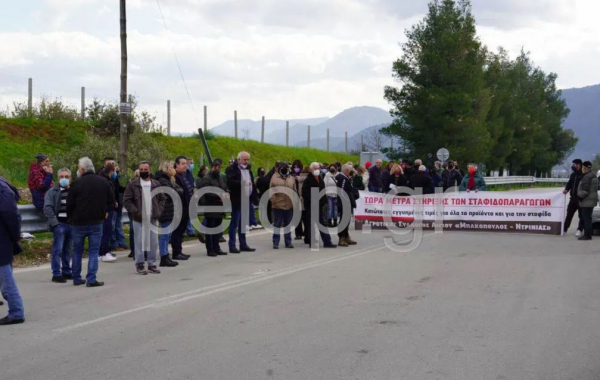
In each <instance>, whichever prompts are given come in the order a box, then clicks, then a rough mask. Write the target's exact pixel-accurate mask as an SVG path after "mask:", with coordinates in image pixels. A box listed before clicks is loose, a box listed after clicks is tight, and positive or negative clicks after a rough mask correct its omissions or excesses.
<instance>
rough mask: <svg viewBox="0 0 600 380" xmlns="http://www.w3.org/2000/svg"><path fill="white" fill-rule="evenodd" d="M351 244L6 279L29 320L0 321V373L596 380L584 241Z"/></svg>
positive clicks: (474, 238) (199, 252)
mask: <svg viewBox="0 0 600 380" xmlns="http://www.w3.org/2000/svg"><path fill="white" fill-rule="evenodd" d="M353 236H354V238H355V239H356V240H358V241H359V245H357V246H354V247H350V248H338V249H336V250H321V251H319V252H313V251H310V250H309V249H308V248H304V246H302V247H300V244H298V247H297V248H296V249H294V250H285V249H279V250H277V251H274V250H272V249H271V248H270V246H271V244H270V235H266V234H262V235H256V234H253V235H252V236H251V237H249V241H250V243H251V244H252V245H253V246H255V247H256V248H258V251H257V252H255V253H245V254H241V255H229V256H223V257H218V258H209V257H207V256H205V253H204V249H203V247H200V246H198V245H195V246H191V247H188V248H187V249H186V250H185V252H186V253H189V254H192V256H193V257H192V258H191V259H190V260H189V261H188V262H185V263H184V264H181V265H180V266H179V267H177V268H162V269H163V273H162V274H160V275H148V276H139V275H136V274H135V268H134V265H133V262H132V261H131V260H130V259H127V258H126V257H123V254H122V255H120V257H119V260H118V261H117V262H116V263H100V271H99V279H100V280H103V281H106V286H105V287H103V288H85V287H74V286H72V285H70V284H64V285H63V284H54V283H51V282H50V281H49V280H50V271H49V269H46V268H42V269H35V270H20V271H17V274H16V278H17V281H18V284H19V287H20V289H21V292H22V295H23V297H24V300H25V307H26V313H27V322H26V323H25V324H23V325H17V326H10V327H5V328H0V379H2V380H4V379H6V380H30V379H31V380H33V379H44V380H51V379H61V380H64V379H78V378H82V379H144V380H150V379H227V380H229V379H231V380H234V379H236V380H237V379H285V380H293V379H298V380H306V379H324V380H325V379H326V380H332V379H476V380H482V379H494V380H496V379H497V380H499V379H540V380H541V379H543V380H551V379H577V380H584V379H598V378H600V360H599V358H600V314H599V310H600V295H599V289H600V276H599V273H600V247H599V246H598V244H597V240H593V241H591V242H579V241H577V240H576V239H575V238H574V237H573V236H564V237H558V236H556V237H555V236H534V235H514V234H513V235H508V234H506V235H505V234H499V233H497V234H491V233H489V234H486V233H456V232H454V233H446V234H441V235H433V234H429V235H427V236H425V238H424V239H423V241H422V243H421V244H420V246H419V248H418V249H417V250H415V251H413V252H408V253H399V252H394V251H392V250H390V249H389V248H387V247H385V245H384V244H383V238H384V236H389V233H383V232H374V233H372V234H370V235H358V233H354V235H353ZM5 307H6V306H4V307H3V308H5ZM4 311H5V309H4V310H3V311H2V312H3V313H4Z"/></svg>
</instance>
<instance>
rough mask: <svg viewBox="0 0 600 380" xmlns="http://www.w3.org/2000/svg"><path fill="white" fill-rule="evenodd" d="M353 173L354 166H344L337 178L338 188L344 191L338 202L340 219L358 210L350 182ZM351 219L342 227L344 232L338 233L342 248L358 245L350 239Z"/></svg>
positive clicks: (339, 243)
mask: <svg viewBox="0 0 600 380" xmlns="http://www.w3.org/2000/svg"><path fill="white" fill-rule="evenodd" d="M351 172H352V166H351V165H348V164H346V165H344V166H342V171H341V173H339V174H338V175H337V177H336V181H337V186H338V187H339V188H340V189H341V190H342V193H341V198H340V199H339V200H338V202H339V203H338V207H339V208H340V219H343V217H344V214H349V215H350V214H352V210H354V209H355V208H356V199H355V198H354V191H353V188H352V180H350V175H351ZM344 197H346V198H348V200H349V202H348V203H349V204H350V208H347V206H345V205H344V201H343V199H342V198H344ZM350 219H351V218H350ZM350 219H349V220H348V223H347V224H345V225H341V226H340V227H342V230H341V231H340V232H338V238H339V242H338V245H339V246H340V247H347V246H348V245H354V244H356V242H355V241H354V240H352V239H351V238H350V233H349V232H348V228H349V227H350ZM342 223H343V222H342Z"/></svg>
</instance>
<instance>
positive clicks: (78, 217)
mask: <svg viewBox="0 0 600 380" xmlns="http://www.w3.org/2000/svg"><path fill="white" fill-rule="evenodd" d="M77 176H78V177H79V178H77V179H76V180H75V181H73V184H72V185H71V188H70V189H69V194H68V195H67V215H68V216H69V221H70V223H71V231H72V234H73V285H83V284H86V280H87V287H96V286H102V285H104V282H101V281H98V280H97V279H96V273H97V272H98V251H99V250H100V241H101V240H102V225H103V223H104V221H105V220H106V218H107V217H108V210H109V209H112V208H113V207H114V205H115V197H114V192H113V190H112V188H111V186H110V184H109V183H108V181H107V180H106V179H104V178H102V177H100V176H99V175H96V174H95V170H94V164H93V163H92V160H90V159H89V158H88V157H83V158H80V159H79V164H78V166H77ZM85 238H87V239H88V273H87V276H86V280H82V279H81V260H82V257H83V247H84V241H85Z"/></svg>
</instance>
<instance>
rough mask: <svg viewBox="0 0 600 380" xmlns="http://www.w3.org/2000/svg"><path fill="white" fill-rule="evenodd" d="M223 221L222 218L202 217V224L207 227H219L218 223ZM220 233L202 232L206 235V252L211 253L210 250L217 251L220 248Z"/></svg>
mask: <svg viewBox="0 0 600 380" xmlns="http://www.w3.org/2000/svg"><path fill="white" fill-rule="evenodd" d="M222 221H223V218H207V217H205V218H204V225H205V227H207V228H215V227H219V225H221V222H222ZM221 235H222V234H220V233H219V234H204V236H205V237H206V239H205V240H206V242H205V243H204V244H205V245H206V252H207V253H212V252H219V251H220V250H221V248H220V247H219V239H220V238H221Z"/></svg>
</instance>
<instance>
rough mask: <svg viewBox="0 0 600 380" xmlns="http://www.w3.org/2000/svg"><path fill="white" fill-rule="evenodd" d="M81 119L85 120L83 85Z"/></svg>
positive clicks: (82, 91)
mask: <svg viewBox="0 0 600 380" xmlns="http://www.w3.org/2000/svg"><path fill="white" fill-rule="evenodd" d="M81 121H85V87H81Z"/></svg>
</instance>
